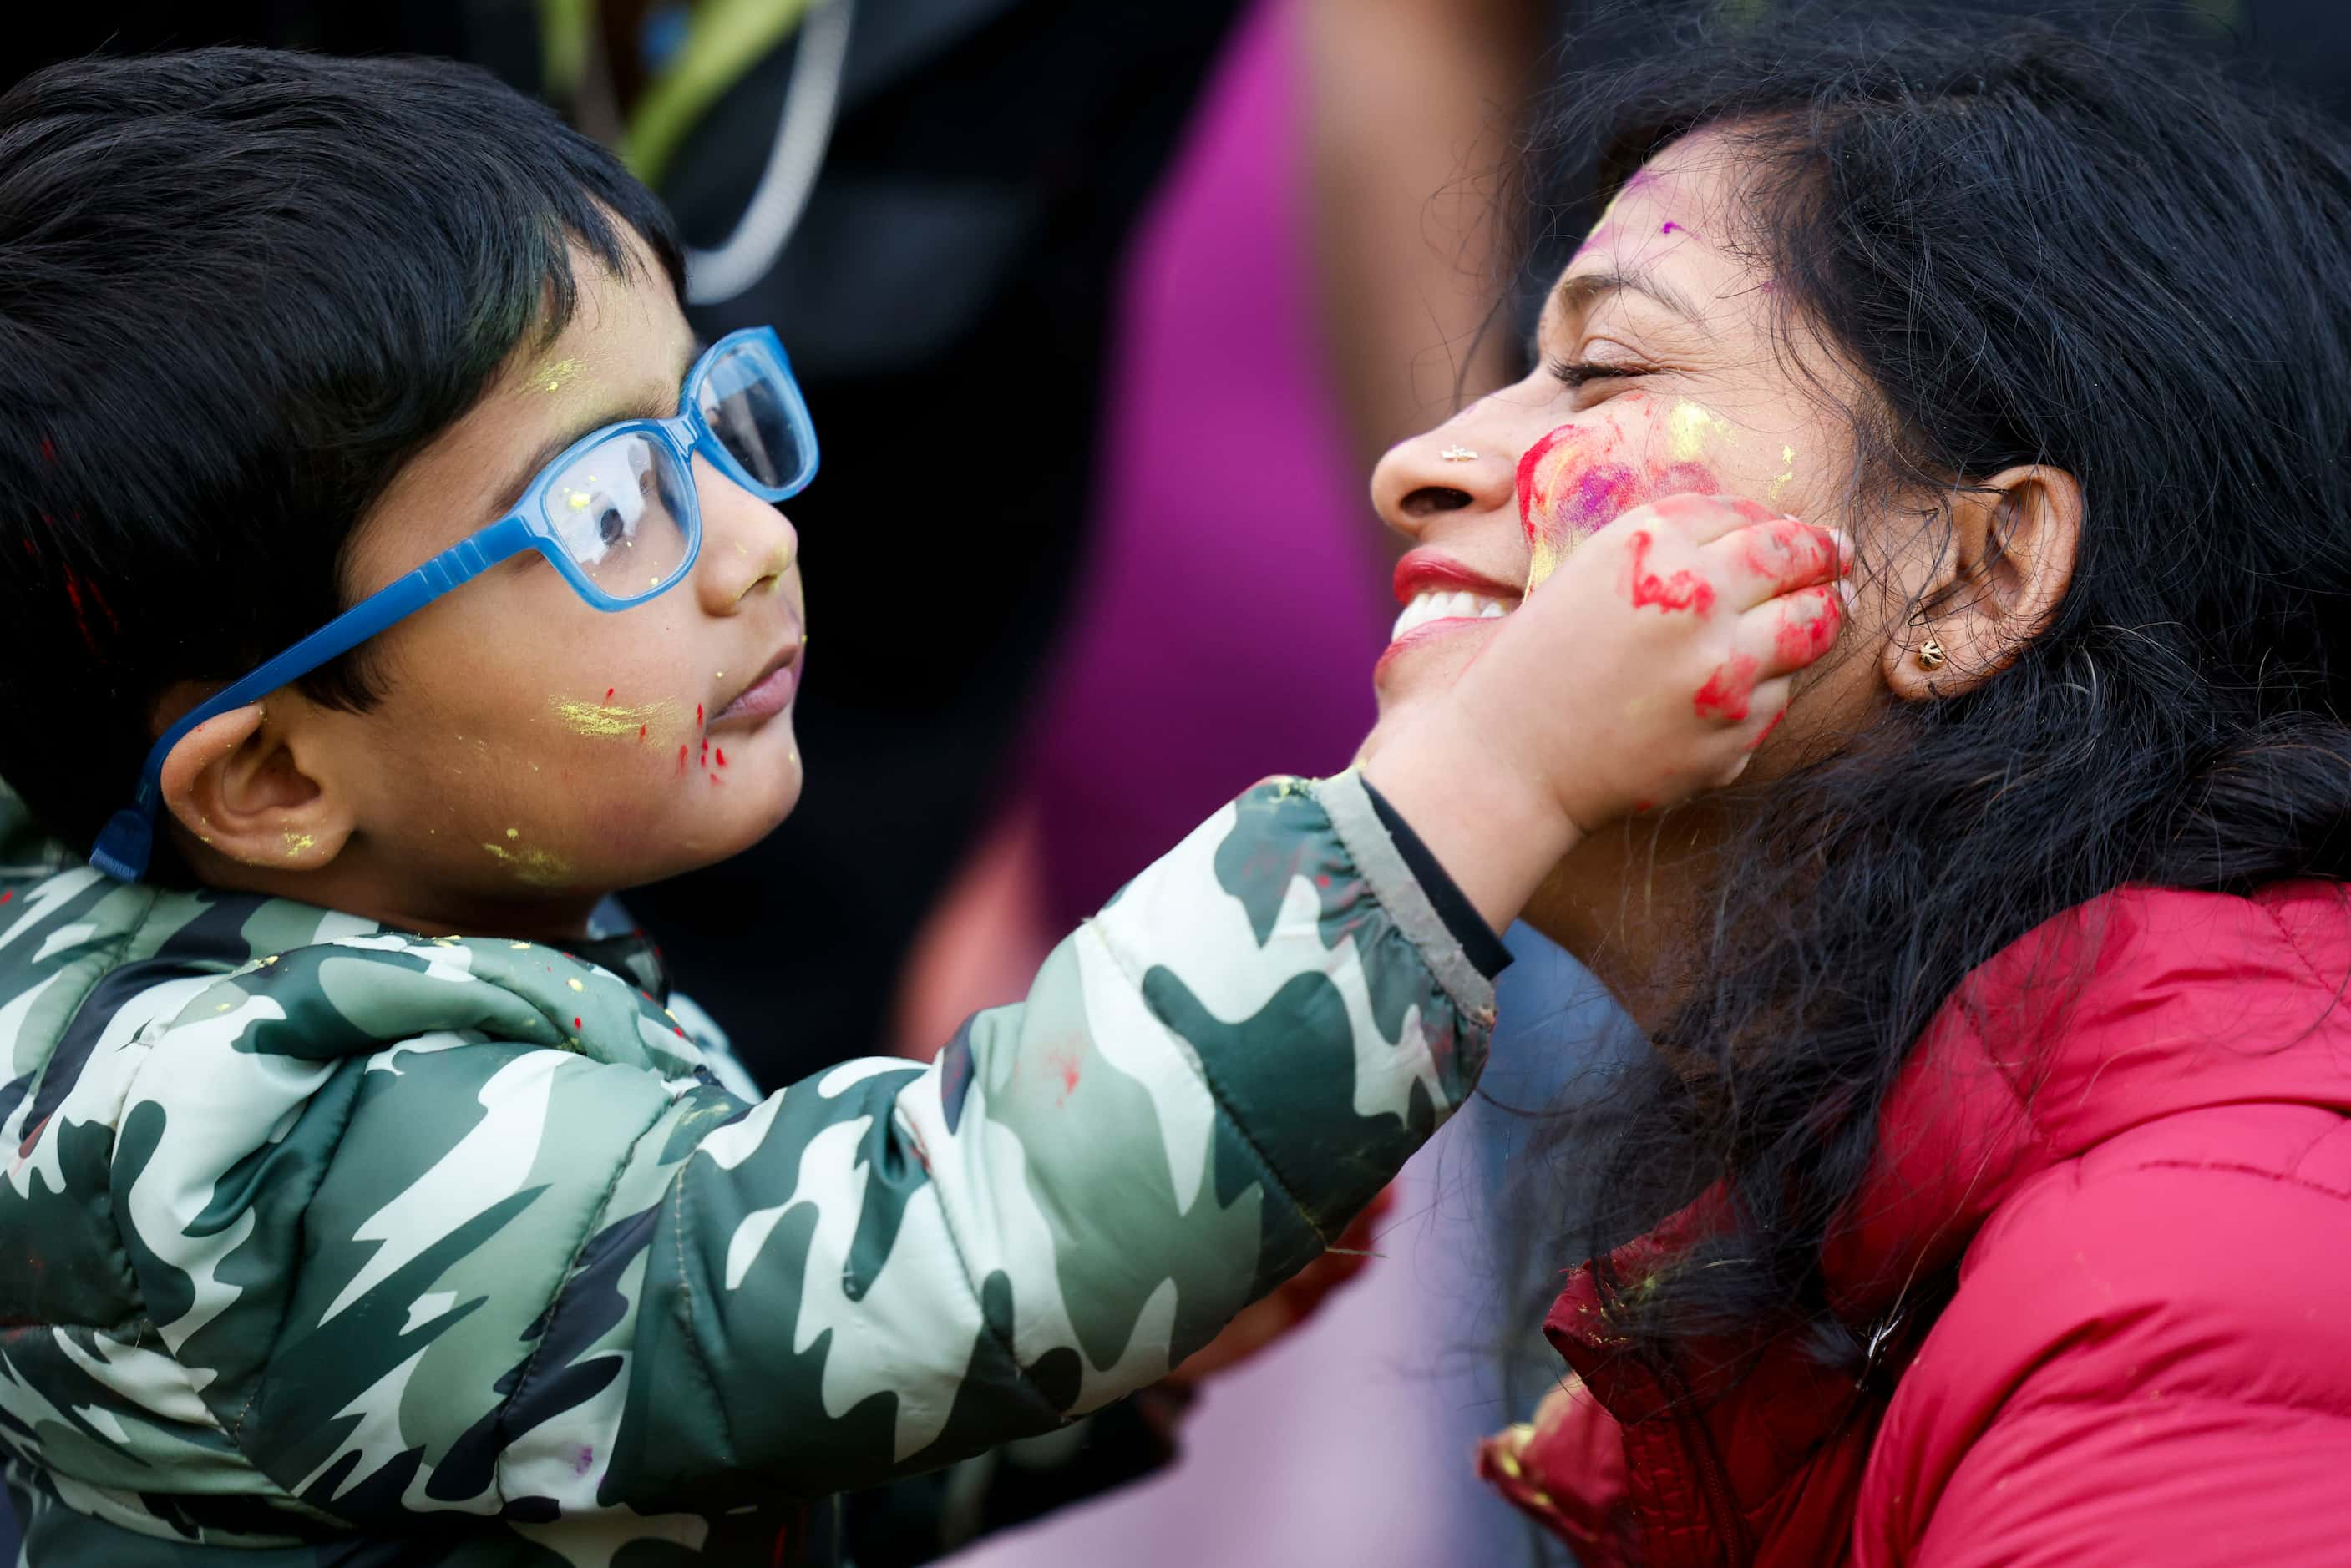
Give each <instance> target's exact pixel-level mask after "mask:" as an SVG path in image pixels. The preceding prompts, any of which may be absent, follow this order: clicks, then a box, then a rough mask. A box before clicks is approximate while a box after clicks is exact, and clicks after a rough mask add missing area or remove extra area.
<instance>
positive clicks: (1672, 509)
mask: <svg viewBox="0 0 2351 1568" xmlns="http://www.w3.org/2000/svg"><path fill="white" fill-rule="evenodd" d="M1644 510H1646V511H1649V512H1652V513H1655V514H1656V516H1657V518H1658V519H1659V520H1660V521H1662V522H1667V523H1670V524H1673V525H1674V526H1675V528H1676V529H1677V530H1678V531H1679V532H1680V533H1681V535H1683V536H1684V537H1685V538H1687V539H1688V540H1689V542H1690V543H1691V544H1693V545H1710V544H1712V543H1713V542H1714V541H1716V540H1717V539H1719V538H1721V537H1722V536H1723V535H1726V534H1730V533H1735V532H1736V531H1738V530H1739V529H1741V528H1747V527H1751V526H1753V525H1754V524H1759V523H1768V522H1770V521H1771V520H1772V519H1773V518H1775V517H1777V516H1778V515H1779V514H1778V513H1776V512H1774V511H1772V510H1771V508H1770V507H1769V506H1766V505H1764V504H1762V503H1761V502H1760V501H1750V500H1749V499H1748V498H1747V497H1745V496H1744V495H1699V494H1698V493H1695V492H1686V493H1677V494H1673V495H1662V496H1659V497H1658V498H1657V499H1656V500H1655V501H1653V502H1651V503H1650V504H1648V506H1647V507H1646V508H1645V509H1644ZM1628 515H1629V514H1628Z"/></svg>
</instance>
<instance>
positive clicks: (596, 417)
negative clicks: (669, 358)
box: [497, 336, 706, 512]
mask: <svg viewBox="0 0 2351 1568" xmlns="http://www.w3.org/2000/svg"><path fill="white" fill-rule="evenodd" d="M705 347H706V346H705V344H704V342H703V341H702V339H701V337H699V336H696V337H690V338H688V339H687V340H686V346H685V355H684V363H682V364H681V365H679V366H678V369H677V379H676V382H675V384H674V389H672V390H670V391H667V392H660V393H653V394H651V395H649V396H646V397H643V398H639V399H637V400H635V401H633V402H629V403H622V404H621V405H619V406H617V407H613V408H607V409H603V410H599V411H598V412H596V413H594V414H590V415H589V416H587V417H585V418H583V419H581V420H580V421H577V422H575V423H573V424H571V425H569V426H567V427H565V429H564V431H563V433H562V434H560V435H557V436H554V437H551V438H549V440H548V441H543V442H541V443H540V445H539V446H538V449H537V450H536V451H534V452H532V453H531V454H530V455H529V456H528V457H527V458H525V459H524V460H523V461H522V462H518V463H517V464H516V465H515V466H514V468H513V470H512V471H511V472H509V473H508V474H507V480H506V483H504V484H502V485H500V486H499V488H498V491H497V493H498V494H499V495H500V496H501V497H502V498H503V499H502V501H501V503H500V505H501V508H502V510H503V511H506V512H511V511H512V510H513V509H514V507H515V505H516V504H517V503H518V502H520V501H521V499H522V493H523V492H524V491H525V490H527V489H528V488H529V487H530V482H531V481H532V480H534V479H536V478H538V473H539V470H541V469H543V468H545V467H546V466H547V465H548V464H549V463H550V462H554V461H555V460H556V458H557V457H558V456H559V455H560V454H561V453H562V452H563V451H564V449H565V448H567V447H569V446H570V445H571V444H572V443H573V442H574V441H579V440H580V439H581V438H582V437H585V436H587V435H590V434H591V433H593V432H594V431H600V430H602V429H603V428H604V427H605V426H606V425H616V424H621V423H622V422H624V421H629V420H665V419H668V418H670V417H671V416H673V415H674V414H675V413H676V412H677V410H678V397H679V393H680V392H682V391H683V390H684V387H685V378H686V375H687V373H688V372H690V371H691V370H693V369H694V366H695V361H696V360H698V359H700V358H702V352H703V349H704V348H705Z"/></svg>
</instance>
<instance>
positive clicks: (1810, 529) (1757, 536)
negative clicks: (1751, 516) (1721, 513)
mask: <svg viewBox="0 0 2351 1568" xmlns="http://www.w3.org/2000/svg"><path fill="white" fill-rule="evenodd" d="M1706 554H1707V556H1708V557H1709V558H1710V564H1711V565H1712V566H1713V567H1714V569H1715V576H1716V580H1717V581H1718V582H1719V583H1720V584H1721V585H1722V586H1723V588H1724V594H1723V598H1724V602H1726V603H1727V604H1729V606H1730V607H1732V608H1734V609H1742V610H1743V609H1748V608H1750V607H1753V606H1756V605H1759V604H1761V603H1763V602H1764V601H1765V600H1766V599H1771V598H1774V597H1779V596H1780V595H1782V594H1786V593H1789V592H1791V591H1792V590H1794V589H1797V588H1807V587H1812V586H1813V585H1814V584H1816V583H1833V582H1834V581H1836V579H1837V578H1838V577H1840V576H1843V575H1844V569H1845V566H1846V562H1847V560H1848V559H1849V556H1848V553H1847V551H1846V547H1845V544H1844V536H1843V535H1840V534H1839V533H1838V532H1837V531H1836V530H1835V529H1834V528H1823V527H1819V526H1816V525H1815V524H1810V523H1805V522H1802V521H1800V520H1798V519H1796V518H1793V517H1771V518H1768V519H1767V520H1765V521H1763V522H1761V523H1750V524H1744V525H1742V526H1740V527H1739V528H1737V529H1734V530H1732V531H1731V532H1729V533H1728V534H1725V535H1722V536H1721V537H1720V538H1719V539H1717V540H1715V542H1714V543H1713V544H1712V545H1708V547H1707V550H1706Z"/></svg>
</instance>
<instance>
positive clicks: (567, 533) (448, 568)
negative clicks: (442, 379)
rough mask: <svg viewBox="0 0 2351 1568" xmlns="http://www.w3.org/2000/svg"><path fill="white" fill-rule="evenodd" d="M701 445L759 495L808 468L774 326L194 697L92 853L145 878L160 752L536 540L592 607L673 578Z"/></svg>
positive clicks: (692, 524) (158, 794)
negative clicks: (653, 411)
mask: <svg viewBox="0 0 2351 1568" xmlns="http://www.w3.org/2000/svg"><path fill="white" fill-rule="evenodd" d="M696 453H699V454H701V455H702V456H704V457H705V458H708V459H709V460H710V462H711V463H712V464H713V465H714V466H715V467H716V468H717V470H718V471H719V472H721V473H724V474H725V475H726V477H727V478H729V479H731V480H733V481H734V482H735V483H737V484H739V485H741V486H742V487H743V488H744V489H746V490H747V491H749V492H750V493H752V494H754V495H756V496H758V497H759V499H760V500H762V501H768V502H779V501H785V500H789V498H790V497H792V496H794V495H797V494H799V493H800V492H801V491H803V490H805V489H807V488H808V483H809V481H810V480H811V479H814V478H815V477H816V427H815V426H814V425H813V424H812V423H810V420H809V411H808V404H807V402H806V400H803V399H802V398H801V396H800V389H799V382H797V381H795V380H793V379H792V368H791V361H790V359H789V358H788V357H787V356H786V355H785V353H784V346H783V344H782V342H781V341H779V340H778V338H777V337H776V333H775V328H773V327H748V328H746V329H745V330H743V331H741V332H735V333H729V334H728V335H727V336H726V337H722V338H720V339H719V340H718V341H717V342H716V343H714V344H712V345H711V347H710V350H709V352H707V353H705V354H704V355H703V356H702V358H700V359H698V360H696V361H695V366H694V369H693V370H692V371H690V372H689V373H688V374H687V376H686V378H685V390H684V396H683V397H681V398H680V399H679V401H678V412H677V417H676V418H675V419H668V420H628V421H623V422H622V423H620V424H615V425H607V426H605V427H604V428H603V429H602V430H600V431H595V432H594V433H592V434H590V435H587V436H583V437H581V438H580V440H579V441H574V442H573V443H572V444H571V445H570V446H569V447H567V448H565V449H564V451H563V452H562V454H561V455H560V456H559V457H557V458H556V460H555V461H554V462H550V463H549V464H548V465H547V467H545V468H544V469H542V470H540V471H539V473H538V478H536V479H534V480H532V481H531V482H530V488H529V489H528V490H526V491H525V492H524V493H523V497H522V503H521V504H520V505H518V506H517V507H516V508H515V510H514V511H513V512H512V513H510V514H508V515H507V516H505V517H503V518H500V519H499V520H498V521H497V522H496V523H493V524H490V525H489V526H488V527H486V528H485V529H483V530H482V531H481V532H480V533H478V534H475V535H473V536H472V537H471V538H468V539H466V540H465V541H463V542H462V543H460V544H457V545H452V546H450V547H449V548H448V549H446V550H444V551H442V552H441V554H439V555H437V556H434V557H433V558H432V559H431V560H429V561H427V562H425V563H424V564H423V566H419V567H417V568H416V570H414V571H413V572H411V573H409V574H408V575H407V576H404V577H402V578H401V579H400V580H399V581H398V582H395V583H393V584H392V586H391V587H387V588H384V589H383V590H382V591H381V592H380V593H375V594H371V595H369V596H368V597H366V598H364V599H362V600H360V602H359V603H358V604H355V605H353V606H352V607H350V609H347V610H345V611H344V612H343V613H342V614H341V615H339V616H337V617H336V618H334V619H333V620H330V621H329V622H328V623H327V624H326V625H325V626H323V627H320V628H319V629H318V630H317V631H314V632H312V633H311V634H310V635H309V636H308V637H306V638H304V639H302V640H301V641H299V642H298V643H296V644H295V645H294V646H293V647H291V648H289V649H287V650H286V651H285V652H283V653H281V654H279V655H278V656H277V658H275V659H271V660H269V662H267V663H266V664H264V665H263V666H262V667H261V668H260V669H258V670H255V671H254V672H253V673H252V674H250V675H248V676H246V678H245V679H244V680H239V681H237V682H236V683H235V684H234V685H232V686H230V687H229V688H228V689H227V690H225V691H222V692H221V693H220V694H219V695H218V696H215V697H214V698H212V699H210V700H209V701H204V702H200V703H198V704H197V705H196V706H195V707H194V708H193V710H191V711H189V712H188V713H187V715H186V716H185V717H183V719H181V720H180V722H178V723H176V724H173V725H172V727H171V728H170V729H169V730H167V731H165V732H163V736H162V739H161V740H159V741H157V742H155V744H154V746H153V748H152V750H150V751H149V752H148V753H147V763H146V766H145V768H144V769H142V770H141V773H140V775H139V791H138V794H135V795H134V796H132V797H131V805H128V806H126V807H124V808H123V809H122V810H120V811H118V812H116V813H115V814H114V816H113V818H112V820H110V822H108V823H107V825H106V830H105V831H104V832H103V833H100V834H99V836H98V844H97V846H96V847H94V848H93V849H92V850H91V851H90V856H89V863H90V864H91V865H92V866H94V867H97V868H98V869H99V870H100V871H103V872H105V873H106V874H107V875H108V876H110V877H118V878H120V880H122V881H125V882H136V881H137V880H139V878H140V877H142V876H144V875H145V874H146V871H147V862H148V858H149V857H150V855H151V854H152V850H153V847H154V838H155V817H156V813H157V812H158V811H159V810H160V809H161V807H162V788H163V783H162V781H163V760H164V759H165V758H166V757H168V756H170V755H171V754H172V747H173V746H176V745H178V744H179V743H180V742H181V741H182V739H183V738H184V737H185V736H186V735H187V734H188V732H190V731H192V730H193V729H194V728H195V727H196V726H197V725H199V724H202V723H204V722H205V721H207V720H209V719H215V718H218V717H219V716H220V715H221V714H223V713H225V712H228V711H230V710H231V709H235V708H241V707H243V706H245V704H246V703H247V702H250V701H254V700H255V699H256V698H258V697H266V696H267V695H268V694H269V693H270V692H272V691H277V689H278V688H279V687H281V686H283V685H285V684H286V683H287V682H288V681H290V680H298V679H299V678H301V677H302V676H304V675H308V673H309V672H310V671H311V670H316V669H318V668H319V666H320V665H322V664H324V663H326V662H327V661H328V660H329V659H335V658H337V657H339V656H340V655H342V654H345V653H348V652H350V650H351V649H354V648H357V647H358V646H359V645H360V643H362V642H365V641H366V640H367V639H369V638H371V637H373V636H375V634H376V633H378V632H380V631H382V630H383V629H384V628H387V627H390V626H392V625H393V624H394V623H396V622H398V621H400V620H402V619H404V618H407V617H409V616H412V615H414V614H415V613H416V612H417V611H418V610H420V609H423V607H425V606H426V605H429V604H431V603H432V602H433V601H434V599H437V598H439V597H441V596H442V595H444V594H445V593H448V592H450V591H452V590H453V589H455V587H457V586H458V585H459V584H461V583H465V582H470V581H472V580H473V579H474V578H475V577H477V576H481V575H482V574H483V573H484V572H486V571H488V570H489V569H490V568H491V567H492V566H496V565H497V564H498V563H499V562H501V561H504V560H507V559H509V558H511V557H513V556H519V555H520V554H522V553H523V552H524V551H525V550H536V551H538V553H539V554H540V555H542V556H546V557H547V558H548V559H549V561H551V562H553V563H554V564H555V568H556V570H558V571H559V572H561V573H562V574H563V576H564V578H565V580H567V581H568V582H569V583H570V585H571V587H572V588H573V589H574V590H575V591H576V592H577V593H578V594H579V595H580V597H581V598H583V599H586V600H587V601H588V602H589V603H590V604H591V605H593V606H594V607H596V608H598V609H600V610H624V609H627V608H629V607H632V606H633V605H641V604H643V603H644V602H645V601H646V600H647V599H650V598H654V597H659V596H660V595H662V594H663V593H665V592H667V591H668V590H669V589H671V588H673V587H676V586H677V585H678V584H679V583H680V582H682V581H684V577H685V575H686V574H687V573H688V572H690V571H692V570H693V569H694V562H695V556H698V555H700V554H701V552H702V507H701V504H700V503H699V501H698V499H697V498H696V496H695V486H694V459H695V454H696Z"/></svg>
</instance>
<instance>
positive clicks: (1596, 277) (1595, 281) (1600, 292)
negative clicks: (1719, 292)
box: [1554, 268, 1711, 330]
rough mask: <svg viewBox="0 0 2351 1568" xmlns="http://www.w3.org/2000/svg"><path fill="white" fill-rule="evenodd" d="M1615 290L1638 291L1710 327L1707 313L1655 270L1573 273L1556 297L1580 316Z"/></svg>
mask: <svg viewBox="0 0 2351 1568" xmlns="http://www.w3.org/2000/svg"><path fill="white" fill-rule="evenodd" d="M1612 294H1637V295H1640V296H1644V297H1645V298H1648V299H1653V300H1655V301H1656V302H1657V303H1658V304H1659V305H1662V306H1665V307H1666V308H1667V310H1670V311H1672V312H1673V313H1674V314H1675V315H1677V316H1679V317H1684V318H1685V319H1687V320H1688V321H1689V322H1690V323H1691V324H1692V325H1694V326H1696V327H1699V328H1700V329H1702V330H1711V329H1710V328H1708V327H1707V321H1706V313H1705V312H1704V311H1702V310H1700V309H1699V308H1698V304H1697V302H1696V301H1694V300H1692V299H1691V298H1690V296H1688V295H1687V294H1684V293H1683V292H1682V291H1681V290H1680V289H1678V288H1677V287H1675V286H1673V285H1672V284H1670V283H1668V282H1667V281H1666V280H1665V279H1664V278H1661V277H1659V276H1658V275H1656V273H1653V272H1624V271H1620V270H1617V269H1615V268H1610V269H1608V270H1606V271H1602V272H1579V273H1571V274H1569V275H1567V276H1565V277H1563V278H1562V279H1560V280H1559V287H1558V288H1557V289H1556V290H1555V291H1554V297H1555V298H1557V300H1558V301H1559V307H1560V309H1562V311H1565V312H1566V313H1567V314H1568V315H1570V316H1581V315H1583V313H1584V312H1586V311H1588V310H1590V309H1591V308H1592V307H1593V306H1594V305H1597V304H1598V303H1600V301H1601V300H1602V299H1604V298H1605V297H1606V296H1609V295H1612Z"/></svg>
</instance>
